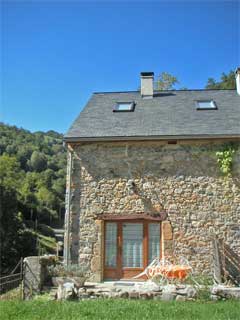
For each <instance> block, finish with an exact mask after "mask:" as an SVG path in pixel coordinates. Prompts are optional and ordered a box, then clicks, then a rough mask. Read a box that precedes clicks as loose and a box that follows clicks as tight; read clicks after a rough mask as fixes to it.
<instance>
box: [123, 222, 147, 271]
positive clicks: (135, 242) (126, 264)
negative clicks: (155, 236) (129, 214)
mask: <svg viewBox="0 0 240 320" xmlns="http://www.w3.org/2000/svg"><path fill="white" fill-rule="evenodd" d="M122 237H123V268H141V267H142V266H143V224H142V223H123V228H122Z"/></svg>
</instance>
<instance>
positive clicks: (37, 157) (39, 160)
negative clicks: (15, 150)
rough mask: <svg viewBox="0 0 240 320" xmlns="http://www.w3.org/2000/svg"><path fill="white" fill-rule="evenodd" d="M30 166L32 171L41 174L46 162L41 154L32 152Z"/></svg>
mask: <svg viewBox="0 0 240 320" xmlns="http://www.w3.org/2000/svg"><path fill="white" fill-rule="evenodd" d="M30 166H31V168H32V169H33V170H34V171H37V172H41V171H43V170H45V169H46V167H47V160H46V157H45V155H44V154H43V153H41V152H38V151H34V152H33V153H32V155H31V159H30Z"/></svg>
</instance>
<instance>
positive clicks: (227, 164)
mask: <svg viewBox="0 0 240 320" xmlns="http://www.w3.org/2000/svg"><path fill="white" fill-rule="evenodd" d="M235 151H236V147H235V146H234V145H232V144H228V145H225V146H224V148H223V150H222V151H218V152H216V156H217V158H218V159H217V162H218V164H219V168H220V170H221V172H222V173H223V174H224V175H231V171H232V163H233V155H234V153H235Z"/></svg>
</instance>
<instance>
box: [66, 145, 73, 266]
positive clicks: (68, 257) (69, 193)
mask: <svg viewBox="0 0 240 320" xmlns="http://www.w3.org/2000/svg"><path fill="white" fill-rule="evenodd" d="M68 152H69V168H68V170H69V172H68V185H67V192H66V201H67V206H66V213H65V243H64V264H65V265H67V266H69V264H70V207H71V184H72V162H73V160H72V158H73V157H72V151H71V150H70V149H69V148H68Z"/></svg>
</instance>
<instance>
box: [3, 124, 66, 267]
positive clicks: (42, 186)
mask: <svg viewBox="0 0 240 320" xmlns="http://www.w3.org/2000/svg"><path fill="white" fill-rule="evenodd" d="M62 138H63V135H62V134H59V133H57V132H55V131H48V132H40V131H39V132H34V133H31V132H30V131H27V130H24V129H20V128H17V127H15V126H9V125H6V124H3V123H0V192H1V194H0V237H1V238H0V241H1V242H0V248H1V258H2V259H1V260H2V261H1V262H2V267H5V266H7V265H8V264H12V263H14V262H15V261H12V260H16V259H17V258H18V257H20V256H22V255H24V256H26V255H30V254H35V253H36V250H39V248H38V243H39V242H40V243H41V244H42V248H43V249H44V250H46V251H48V250H49V251H51V249H52V248H53V247H54V239H53V233H52V230H51V228H50V227H51V226H56V227H59V226H62V225H63V218H64V198H65V172H66V150H65V149H64V147H63V142H62ZM49 226H50V227H49ZM14 257H15V259H14Z"/></svg>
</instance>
